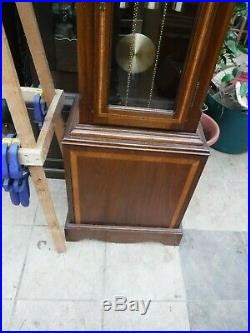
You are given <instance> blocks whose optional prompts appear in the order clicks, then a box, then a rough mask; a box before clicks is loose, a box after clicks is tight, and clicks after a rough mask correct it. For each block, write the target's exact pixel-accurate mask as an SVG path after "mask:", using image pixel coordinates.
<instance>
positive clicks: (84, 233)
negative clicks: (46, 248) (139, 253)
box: [65, 220, 183, 246]
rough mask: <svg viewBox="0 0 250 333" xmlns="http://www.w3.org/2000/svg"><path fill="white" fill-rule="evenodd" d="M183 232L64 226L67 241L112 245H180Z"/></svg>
mask: <svg viewBox="0 0 250 333" xmlns="http://www.w3.org/2000/svg"><path fill="white" fill-rule="evenodd" d="M182 235H183V232H182V228H179V229H164V228H139V227H118V226H104V225H85V224H75V223H70V222H69V220H68V221H67V223H66V225H65V236H66V240H67V241H79V240H82V239H97V240H101V241H105V242H113V243H137V242H161V243H162V244H164V245H172V246H177V245H179V244H180V241H181V238H182Z"/></svg>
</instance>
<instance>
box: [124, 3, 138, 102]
mask: <svg viewBox="0 0 250 333" xmlns="http://www.w3.org/2000/svg"><path fill="white" fill-rule="evenodd" d="M138 12H139V2H135V3H134V10H133V19H132V36H133V38H132V39H131V44H130V50H129V67H128V76H127V86H126V99H125V105H126V106H127V105H128V97H129V90H130V85H131V80H132V66H133V57H134V53H135V32H136V26H137V19H138Z"/></svg>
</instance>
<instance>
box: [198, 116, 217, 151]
mask: <svg viewBox="0 0 250 333" xmlns="http://www.w3.org/2000/svg"><path fill="white" fill-rule="evenodd" d="M201 125H202V127H203V131H204V135H205V138H206V141H207V144H208V146H209V147H210V146H212V145H214V144H215V142H216V141H217V140H218V139H219V136H220V128H219V126H218V124H217V123H216V121H215V120H213V118H211V117H209V116H208V115H207V114H205V113H202V115H201Z"/></svg>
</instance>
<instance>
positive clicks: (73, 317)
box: [3, 150, 247, 331]
mask: <svg viewBox="0 0 250 333" xmlns="http://www.w3.org/2000/svg"><path fill="white" fill-rule="evenodd" d="M211 153H212V155H211V157H210V159H209V162H208V163H207V166H206V169H205V172H204V174H203V176H202V178H201V180H200V183H199V185H198V187H197V189H196V191H195V194H194V197H193V199H192V202H191V204H190V206H189V208H188V211H187V212H186V215H185V218H184V221H183V227H184V237H183V240H182V242H181V245H180V247H168V246H164V245H161V244H153V243H146V244H129V245H124V244H110V243H109V244H106V243H103V242H97V241H82V242H78V243H69V244H68V251H67V253H66V254H63V255H58V254H56V253H55V252H54V250H53V247H52V244H51V241H50V237H49V235H48V232H47V228H46V224H45V221H44V217H43V214H42V211H41V208H40V207H39V206H38V203H37V199H36V195H35V194H34V193H33V194H32V203H31V206H30V207H29V208H28V209H24V208H19V207H18V208H13V207H11V206H10V204H9V202H8V199H7V197H6V195H5V194H4V197H3V224H4V225H3V329H5V330H17V331H18V330H20V331H21V330H35V331H36V330H37V331H38V330H58V331H62V330H72V331H73V330H104V329H105V330H111V329H112V330H118V329H120V330H122V329H124V330H125V329H127V330H131V329H134V330H136V329H137V330H141V329H147V330H153V329H155V330H157V329H158V330H246V329H247V154H244V155H238V156H230V155H226V154H222V153H219V152H216V151H214V150H212V152H211ZM50 187H51V190H52V193H53V197H54V200H55V205H56V210H57V213H58V215H59V217H60V220H61V223H62V224H63V223H64V220H65V216H66V210H67V200H66V192H65V184H64V181H60V180H50ZM117 295H121V296H126V297H127V298H128V300H136V299H139V300H141V299H143V300H145V301H147V300H149V299H151V300H152V302H151V304H150V306H149V309H148V312H147V314H146V315H144V316H143V315H140V313H139V312H136V311H134V312H131V311H126V312H114V311H113V310H111V311H109V312H104V311H103V300H105V299H107V300H114V297H115V296H117Z"/></svg>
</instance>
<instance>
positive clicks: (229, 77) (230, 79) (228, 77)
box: [221, 74, 234, 83]
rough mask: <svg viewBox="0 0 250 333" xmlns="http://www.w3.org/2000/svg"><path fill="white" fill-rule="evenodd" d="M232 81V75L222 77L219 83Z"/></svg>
mask: <svg viewBox="0 0 250 333" xmlns="http://www.w3.org/2000/svg"><path fill="white" fill-rule="evenodd" d="M233 79H234V76H233V74H226V75H224V76H223V78H222V79H221V82H225V83H228V82H230V81H232V80H233Z"/></svg>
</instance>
